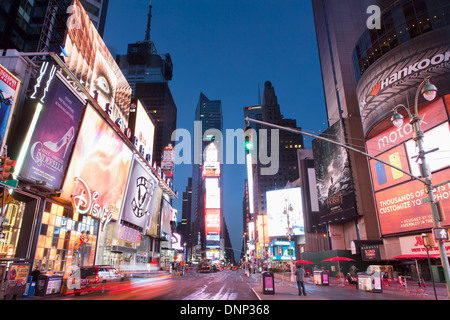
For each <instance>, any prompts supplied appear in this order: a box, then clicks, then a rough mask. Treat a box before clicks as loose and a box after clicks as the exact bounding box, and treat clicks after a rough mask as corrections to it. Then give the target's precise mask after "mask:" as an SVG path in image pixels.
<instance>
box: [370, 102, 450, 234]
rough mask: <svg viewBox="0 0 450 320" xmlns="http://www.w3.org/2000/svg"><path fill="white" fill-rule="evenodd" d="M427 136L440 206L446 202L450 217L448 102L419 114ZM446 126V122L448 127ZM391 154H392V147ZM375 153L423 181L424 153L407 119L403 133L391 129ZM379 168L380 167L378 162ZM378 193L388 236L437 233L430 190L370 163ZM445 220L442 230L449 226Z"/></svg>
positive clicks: (373, 143)
mask: <svg viewBox="0 0 450 320" xmlns="http://www.w3.org/2000/svg"><path fill="white" fill-rule="evenodd" d="M419 116H420V117H421V119H422V122H421V124H422V129H423V130H424V148H425V151H426V152H427V153H426V159H427V164H428V165H429V168H430V171H431V173H432V174H431V181H432V184H433V185H434V186H437V185H440V184H443V185H442V186H439V187H438V188H435V190H434V197H435V201H440V202H441V204H442V206H443V208H444V211H447V212H448V210H450V168H449V167H450V157H449V155H450V126H449V123H448V117H447V115H446V111H445V107H444V105H443V102H442V99H439V100H437V101H435V102H433V103H431V104H430V105H429V106H428V107H426V108H424V109H423V110H422V111H420V112H419ZM443 121H445V122H443ZM388 142H389V147H390V148H389V149H388V150H387V151H386V149H387V147H386V145H387V143H388ZM367 148H368V150H369V151H371V152H372V153H374V154H376V152H379V151H383V152H382V153H381V154H377V155H376V156H377V157H378V158H380V159H382V160H384V161H386V162H388V163H391V164H394V165H396V166H397V167H401V168H402V169H403V170H405V171H406V172H410V173H411V174H413V175H414V176H416V177H421V176H422V174H421V169H420V167H419V166H420V161H418V159H417V155H418V148H417V147H416V143H415V141H413V139H412V127H411V125H410V124H409V119H408V118H405V120H404V124H403V126H402V127H401V128H398V129H397V128H395V129H393V128H390V129H388V130H386V131H384V132H382V133H381V134H379V135H377V136H376V137H374V138H372V139H371V140H369V141H368V142H367ZM378 163H379V162H378ZM370 169H371V175H372V181H373V187H374V191H375V200H376V206H377V214H378V220H379V223H380V229H381V233H382V234H383V235H393V234H399V233H407V232H413V231H418V230H423V229H429V228H431V227H433V217H432V211H431V205H430V203H429V199H428V194H427V193H426V190H425V185H424V184H423V183H422V182H421V181H419V180H416V179H413V178H412V177H410V176H408V175H406V174H404V173H402V172H400V171H398V170H395V169H394V168H391V167H389V166H384V167H382V166H380V165H377V161H375V160H371V161H370ZM449 223H450V222H449V221H448V219H447V220H444V221H443V222H441V224H442V225H449Z"/></svg>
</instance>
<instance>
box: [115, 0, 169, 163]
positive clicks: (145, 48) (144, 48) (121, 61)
mask: <svg viewBox="0 0 450 320" xmlns="http://www.w3.org/2000/svg"><path fill="white" fill-rule="evenodd" d="M151 18H152V5H151V3H150V6H149V14H148V22H147V30H146V32H145V38H144V40H143V41H138V42H136V43H130V44H129V45H128V51H127V54H126V55H117V57H116V61H117V64H118V65H119V67H120V69H121V70H122V72H123V74H124V75H125V77H126V78H127V81H128V83H129V84H130V86H131V88H132V89H133V93H132V97H134V98H137V99H140V100H141V101H142V102H143V104H144V105H145V107H146V108H147V112H148V113H149V114H150V116H151V117H152V118H153V120H155V122H156V131H155V141H154V147H153V155H152V162H153V161H155V162H156V164H157V165H158V166H160V165H161V156H162V152H163V150H164V148H165V147H166V146H168V145H169V144H170V143H171V142H172V141H171V136H172V132H173V131H174V130H175V129H176V125H177V107H176V105H175V101H174V100H173V97H172V93H171V91H170V88H169V84H168V82H169V81H170V80H172V76H173V73H172V72H173V64H172V60H171V58H170V54H168V53H166V54H158V52H157V50H156V46H155V44H154V42H153V41H152V40H151V38H150V28H151Z"/></svg>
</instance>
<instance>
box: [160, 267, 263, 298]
mask: <svg viewBox="0 0 450 320" xmlns="http://www.w3.org/2000/svg"><path fill="white" fill-rule="evenodd" d="M172 281H174V284H175V286H174V289H173V290H171V291H170V292H168V293H167V294H163V295H159V296H158V297H155V298H154V300H155V299H158V300H203V301H208V300H257V297H256V295H255V293H254V292H253V291H252V287H254V286H255V285H257V284H258V283H259V280H258V279H257V278H254V277H250V278H247V277H246V275H245V273H244V271H243V270H236V271H232V270H224V271H219V272H214V273H197V272H196V271H195V270H190V271H188V272H186V274H185V275H184V276H181V277H175V278H173V280H172Z"/></svg>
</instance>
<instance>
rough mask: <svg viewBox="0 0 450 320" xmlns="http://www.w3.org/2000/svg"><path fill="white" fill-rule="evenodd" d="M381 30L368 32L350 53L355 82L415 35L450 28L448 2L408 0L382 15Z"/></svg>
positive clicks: (443, 0)
mask: <svg viewBox="0 0 450 320" xmlns="http://www.w3.org/2000/svg"><path fill="white" fill-rule="evenodd" d="M380 22H381V28H380V29H367V30H366V31H365V32H364V33H363V35H362V36H361V37H360V38H359V40H358V42H357V43H356V46H355V49H354V51H353V65H354V69H355V75H356V80H357V81H359V79H360V78H361V75H362V74H363V73H364V72H365V71H366V70H367V69H368V68H369V67H370V66H371V65H372V64H373V63H374V62H375V61H377V60H378V59H379V58H380V57H381V56H383V55H384V54H386V53H387V52H389V51H390V50H392V49H394V48H396V47H397V46H399V45H400V44H402V43H405V42H407V41H408V40H410V39H413V38H415V37H417V36H420V35H422V34H424V33H427V32H429V31H432V30H436V29H438V28H441V27H445V26H448V25H450V2H449V1H446V0H408V1H403V2H401V3H400V4H398V5H396V6H394V7H393V8H391V9H390V10H389V11H387V12H385V13H383V15H382V16H381V20H380Z"/></svg>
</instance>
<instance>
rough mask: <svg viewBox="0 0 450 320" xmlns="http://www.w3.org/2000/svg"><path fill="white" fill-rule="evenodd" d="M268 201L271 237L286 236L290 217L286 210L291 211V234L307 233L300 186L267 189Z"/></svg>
mask: <svg viewBox="0 0 450 320" xmlns="http://www.w3.org/2000/svg"><path fill="white" fill-rule="evenodd" d="M266 201H267V225H268V232H269V237H277V236H286V234H287V228H288V222H287V218H288V217H287V216H286V214H285V213H284V212H285V210H287V211H288V212H289V227H290V228H291V229H292V232H291V234H292V235H296V236H298V235H304V234H305V226H304V218H303V204H302V196H301V192H300V188H299V187H296V188H287V189H280V190H272V191H267V192H266ZM290 208H291V209H292V210H291V209H290ZM260 242H261V240H260Z"/></svg>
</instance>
